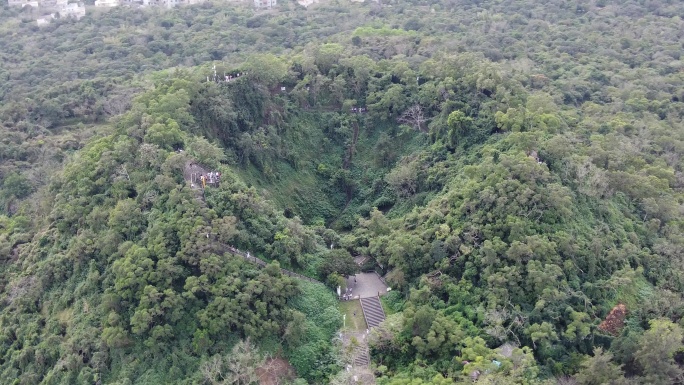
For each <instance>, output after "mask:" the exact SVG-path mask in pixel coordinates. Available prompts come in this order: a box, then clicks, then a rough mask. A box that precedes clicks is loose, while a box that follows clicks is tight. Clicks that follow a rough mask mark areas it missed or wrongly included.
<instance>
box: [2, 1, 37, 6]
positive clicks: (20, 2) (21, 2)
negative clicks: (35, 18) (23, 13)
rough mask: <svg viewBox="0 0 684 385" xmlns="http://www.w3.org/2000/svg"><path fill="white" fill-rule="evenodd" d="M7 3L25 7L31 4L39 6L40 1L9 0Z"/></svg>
mask: <svg viewBox="0 0 684 385" xmlns="http://www.w3.org/2000/svg"><path fill="white" fill-rule="evenodd" d="M7 4H9V5H10V6H16V7H25V6H27V5H30V6H32V7H34V8H38V1H36V0H7Z"/></svg>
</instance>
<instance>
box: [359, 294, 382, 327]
mask: <svg viewBox="0 0 684 385" xmlns="http://www.w3.org/2000/svg"><path fill="white" fill-rule="evenodd" d="M361 308H362V309H363V316H364V318H365V319H366V324H367V325H368V327H369V328H372V327H376V326H378V325H380V323H381V322H382V321H384V320H385V312H384V311H383V310H382V304H381V303H380V298H379V297H370V298H361Z"/></svg>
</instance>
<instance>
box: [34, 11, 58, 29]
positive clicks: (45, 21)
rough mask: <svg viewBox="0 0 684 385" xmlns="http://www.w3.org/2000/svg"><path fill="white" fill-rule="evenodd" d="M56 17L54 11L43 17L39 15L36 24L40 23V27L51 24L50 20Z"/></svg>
mask: <svg viewBox="0 0 684 385" xmlns="http://www.w3.org/2000/svg"><path fill="white" fill-rule="evenodd" d="M54 18H55V14H54V13H52V14H49V15H45V16H43V17H39V18H38V19H36V24H38V26H39V27H42V26H44V25H48V24H50V22H51V21H52V19H54Z"/></svg>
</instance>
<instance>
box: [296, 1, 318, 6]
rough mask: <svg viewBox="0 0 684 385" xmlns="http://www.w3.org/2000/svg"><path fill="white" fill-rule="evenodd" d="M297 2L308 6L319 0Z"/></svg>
mask: <svg viewBox="0 0 684 385" xmlns="http://www.w3.org/2000/svg"><path fill="white" fill-rule="evenodd" d="M297 3H298V4H299V5H301V6H302V7H308V6H309V5H311V4H316V3H318V0H297Z"/></svg>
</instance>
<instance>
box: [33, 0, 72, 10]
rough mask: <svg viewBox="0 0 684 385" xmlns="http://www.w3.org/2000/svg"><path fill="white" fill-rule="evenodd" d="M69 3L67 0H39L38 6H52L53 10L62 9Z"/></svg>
mask: <svg viewBox="0 0 684 385" xmlns="http://www.w3.org/2000/svg"><path fill="white" fill-rule="evenodd" d="M68 3H69V1H68V0H41V1H40V7H41V8H52V9H55V10H59V9H62V8H64V7H66V6H67V4H68Z"/></svg>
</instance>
